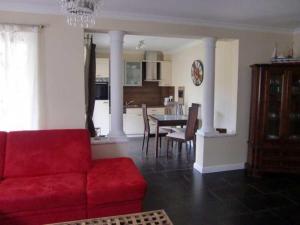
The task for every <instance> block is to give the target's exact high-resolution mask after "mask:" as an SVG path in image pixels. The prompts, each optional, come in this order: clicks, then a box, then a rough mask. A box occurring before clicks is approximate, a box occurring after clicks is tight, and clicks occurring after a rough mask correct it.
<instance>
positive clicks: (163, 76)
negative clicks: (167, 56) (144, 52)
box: [159, 61, 172, 86]
mask: <svg viewBox="0 0 300 225" xmlns="http://www.w3.org/2000/svg"><path fill="white" fill-rule="evenodd" d="M159 86H172V63H171V62H169V61H161V62H160V81H159Z"/></svg>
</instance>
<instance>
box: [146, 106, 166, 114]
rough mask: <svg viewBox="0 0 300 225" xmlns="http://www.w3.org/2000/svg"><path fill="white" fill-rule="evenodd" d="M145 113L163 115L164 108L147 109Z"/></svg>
mask: <svg viewBox="0 0 300 225" xmlns="http://www.w3.org/2000/svg"><path fill="white" fill-rule="evenodd" d="M147 113H148V114H165V108H164V107H159V108H148V109H147Z"/></svg>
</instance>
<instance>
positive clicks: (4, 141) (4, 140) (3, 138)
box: [0, 131, 6, 180]
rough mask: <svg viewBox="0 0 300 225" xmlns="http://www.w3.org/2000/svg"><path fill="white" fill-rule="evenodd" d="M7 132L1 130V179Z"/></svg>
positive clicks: (0, 177)
mask: <svg viewBox="0 0 300 225" xmlns="http://www.w3.org/2000/svg"><path fill="white" fill-rule="evenodd" d="M5 143H6V132H1V131H0V180H1V179H2V178H3V170H4V154H5V145H6V144H5Z"/></svg>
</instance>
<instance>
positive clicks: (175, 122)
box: [149, 114, 188, 158]
mask: <svg viewBox="0 0 300 225" xmlns="http://www.w3.org/2000/svg"><path fill="white" fill-rule="evenodd" d="M149 119H151V120H153V121H154V122H155V124H156V128H155V156H156V158H158V139H159V127H167V126H181V127H182V126H184V125H186V123H187V119H188V116H186V115H163V114H150V115H149Z"/></svg>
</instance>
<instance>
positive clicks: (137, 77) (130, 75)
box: [124, 62, 142, 86]
mask: <svg viewBox="0 0 300 225" xmlns="http://www.w3.org/2000/svg"><path fill="white" fill-rule="evenodd" d="M124 82H125V83H124V85H125V86H142V64H141V62H125V79H124Z"/></svg>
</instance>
